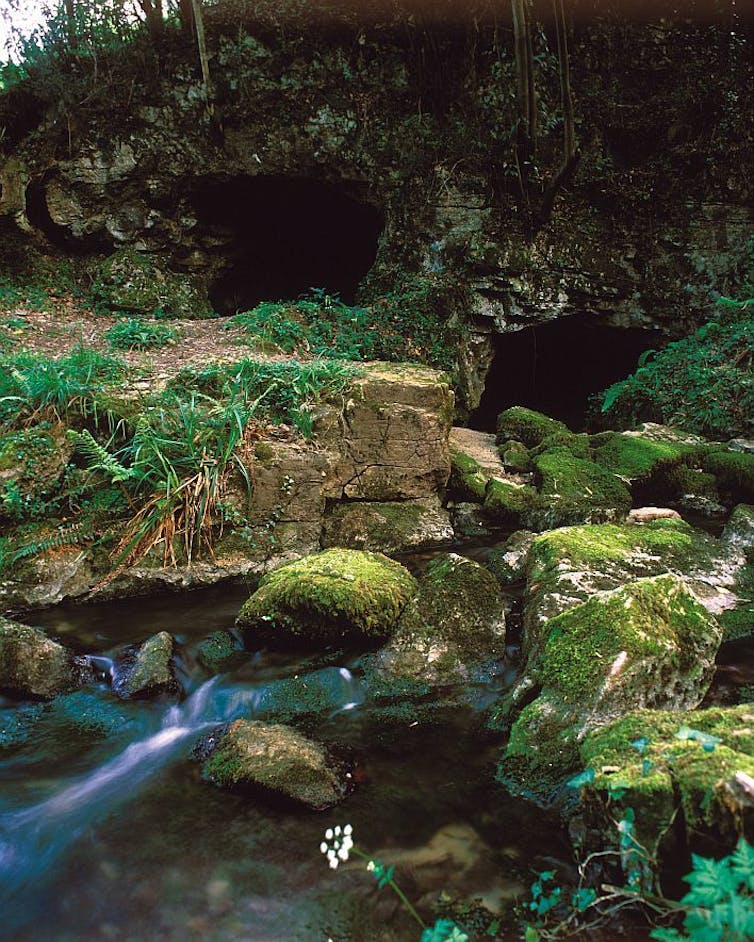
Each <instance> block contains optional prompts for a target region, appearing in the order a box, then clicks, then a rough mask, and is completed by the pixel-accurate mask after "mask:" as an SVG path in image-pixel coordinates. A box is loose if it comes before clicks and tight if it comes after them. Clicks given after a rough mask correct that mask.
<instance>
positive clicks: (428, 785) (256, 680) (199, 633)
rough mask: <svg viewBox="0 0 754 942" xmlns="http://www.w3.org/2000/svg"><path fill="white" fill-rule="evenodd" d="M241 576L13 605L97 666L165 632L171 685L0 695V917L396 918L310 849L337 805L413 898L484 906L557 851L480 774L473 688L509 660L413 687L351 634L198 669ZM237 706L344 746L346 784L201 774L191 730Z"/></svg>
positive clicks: (299, 933)
mask: <svg viewBox="0 0 754 942" xmlns="http://www.w3.org/2000/svg"><path fill="white" fill-rule="evenodd" d="M419 563H420V561H419ZM247 595H248V589H246V588H244V587H242V586H236V587H224V588H222V589H212V590H205V591H201V592H195V593H192V594H186V595H181V596H164V597H161V598H157V599H150V600H130V601H123V602H116V603H112V602H111V603H107V604H101V605H87V606H74V605H69V606H60V607H58V608H55V609H50V610H48V611H45V612H43V613H39V614H38V615H35V616H34V619H33V620H34V622H35V623H36V624H39V625H40V626H41V627H43V628H45V629H46V630H47V631H48V632H49V633H50V634H51V635H53V636H57V637H59V638H61V639H62V640H64V641H65V642H66V643H67V644H68V645H70V646H71V647H72V648H74V649H75V650H79V651H82V652H87V653H88V654H89V655H90V656H91V658H92V661H93V663H95V664H96V665H97V666H98V667H99V668H100V669H101V670H102V671H103V672H104V673H106V672H107V670H108V666H109V664H110V663H111V657H112V655H113V653H114V652H115V651H116V650H118V649H119V648H121V647H122V646H123V645H124V644H129V643H135V642H138V641H141V640H143V639H144V638H146V637H148V636H149V635H151V634H154V633H155V632H157V631H161V630H168V631H170V632H171V633H172V634H173V635H174V636H175V637H176V639H177V641H178V643H179V651H180V664H179V671H180V675H181V680H182V683H183V685H184V689H185V690H186V696H185V698H184V699H183V701H182V702H181V703H180V704H174V703H167V702H147V701H141V702H121V701H119V700H117V699H116V698H115V696H114V694H113V693H112V691H111V690H110V688H109V685H108V684H107V683H106V681H105V679H104V678H103V680H102V682H101V683H99V684H95V685H92V686H90V687H88V688H86V689H85V690H83V691H79V692H77V693H75V694H72V695H69V696H68V697H63V698H59V699H58V700H56V701H54V702H53V703H51V704H30V703H26V704H18V703H12V702H11V701H7V700H4V701H0V731H1V732H2V736H3V737H4V738H3V739H2V740H0V746H3V745H4V746H6V748H3V749H0V756H2V757H3V762H2V763H1V764H0V884H1V888H0V910H1V911H2V914H3V920H2V928H0V936H1V937H2V938H8V939H13V940H18V942H31V940H34V942H43V940H55V942H68V940H71V942H72V940H81V939H112V940H134V942H136V940H140V942H143V940H149V939H156V938H160V939H176V940H177V939H209V940H218V942H221V940H222V942H226V940H227V942H230V940H253V942H262V940H269V942H272V940H276V942H284V940H286V942H296V940H302V942H303V940H327V939H332V940H333V942H345V940H348V942H359V940H361V939H363V940H378V939H379V940H382V939H384V940H404V939H405V940H414V939H417V938H418V932H417V926H416V925H415V924H412V923H411V921H410V920H409V919H408V917H407V916H406V915H405V913H404V912H403V911H402V910H401V909H400V907H398V906H397V905H396V902H395V898H394V897H393V896H392V894H390V893H389V891H387V890H383V891H379V890H378V888H377V887H376V884H375V881H374V879H373V878H372V876H371V875H370V874H368V873H367V872H366V870H365V867H364V864H363V862H359V861H349V863H348V864H346V865H344V866H343V867H342V868H341V869H339V870H338V871H337V872H333V871H332V870H330V869H329V868H328V867H327V866H326V861H325V860H324V858H323V857H322V856H321V854H320V852H319V844H320V842H321V840H322V836H323V832H324V830H325V828H327V827H329V826H334V825H336V824H339V823H340V824H345V823H346V822H348V823H351V824H352V825H353V828H354V835H355V839H356V843H357V846H358V847H360V848H361V849H362V850H364V851H365V852H366V853H369V854H375V855H378V856H379V857H380V858H381V859H383V860H384V861H385V862H386V863H391V862H398V864H399V869H398V873H399V874H400V875H401V883H402V884H403V885H404V888H405V890H406V892H407V893H408V895H409V896H410V897H411V898H412V900H414V901H417V902H419V903H421V902H422V901H424V902H428V901H429V900H431V899H433V898H436V896H437V895H438V893H439V892H441V891H442V890H446V891H448V892H449V893H451V894H454V895H457V896H458V897H466V898H470V897H475V896H478V897H482V898H483V899H484V900H485V901H486V902H487V903H488V904H489V905H491V906H492V907H493V908H496V909H500V908H502V907H504V906H505V905H506V901H509V900H510V899H511V898H512V897H514V896H516V895H520V894H521V893H522V892H524V891H525V889H526V887H527V886H528V884H529V883H530V882H531V873H532V872H536V871H537V870H538V869H543V868H545V867H546V866H550V865H551V864H552V861H553V860H555V861H556V862H558V861H562V862H564V863H565V862H566V861H568V859H569V857H570V854H569V852H568V849H567V843H566V841H565V839H564V836H563V835H562V833H561V832H560V830H559V828H558V826H557V825H556V824H554V823H553V821H552V820H550V819H548V818H547V817H546V816H545V815H543V814H542V812H541V811H538V810H537V809H534V808H532V807H530V806H528V805H527V804H525V803H523V802H519V801H515V800H513V799H511V798H510V797H508V796H506V795H505V793H504V792H503V790H502V789H501V788H500V787H499V786H496V785H495V783H494V779H493V774H494V767H495V757H496V754H497V750H498V748H499V744H498V743H497V742H496V740H495V738H494V737H493V738H491V737H490V736H489V734H487V733H485V731H484V709H485V707H486V706H487V705H489V703H490V702H491V700H492V699H494V697H496V696H498V695H499V693H500V690H501V689H503V688H504V687H505V686H506V685H508V684H510V683H511V682H512V680H513V678H514V676H515V670H514V669H513V667H510V666H505V665H503V666H502V667H501V670H500V671H499V672H497V673H495V674H494V676H491V677H489V678H486V679H484V680H480V682H479V683H478V684H475V685H470V686H469V687H468V688H465V689H464V690H463V691H462V693H461V695H460V699H458V698H456V699H454V700H453V701H447V702H445V703H442V702H439V703H438V702H430V701H428V702H427V703H426V704H421V703H418V704H416V703H408V702H406V703H400V702H392V703H381V702H380V701H378V700H375V699H373V698H372V699H370V694H369V691H368V690H366V689H365V685H364V683H363V680H362V675H361V673H360V654H361V652H358V651H325V652H318V653H317V654H314V655H312V656H307V655H306V654H302V653H300V652H299V653H297V654H296V655H293V654H280V653H272V652H266V651H261V652H257V653H256V654H252V655H250V656H249V658H248V660H247V661H246V662H245V663H244V664H243V666H241V667H240V668H238V669H237V670H235V671H233V672H230V673H227V674H223V675H220V676H215V677H208V675H207V673H206V672H205V671H203V670H202V668H201V667H200V666H199V665H198V664H197V662H196V656H195V654H196V646H197V644H198V642H199V641H200V640H201V639H202V638H204V637H205V636H206V635H207V634H208V633H209V632H211V631H213V630H218V629H228V628H232V626H233V621H234V618H235V615H236V613H237V611H238V609H239V607H240V605H241V603H242V602H243V601H244V600H245V598H246V597H247ZM323 704H324V707H325V708H324V709H323ZM239 717H260V718H264V719H266V720H267V719H269V720H278V721H281V722H291V721H292V722H293V723H294V724H295V725H297V726H298V727H299V728H301V729H302V730H303V731H304V732H306V733H309V734H313V735H314V736H316V737H317V738H319V739H321V740H323V741H325V742H327V743H328V744H330V745H331V746H333V747H335V748H336V749H338V750H342V751H345V752H347V753H348V755H349V756H350V757H351V759H352V761H354V763H355V765H354V779H355V781H356V787H355V788H354V791H353V792H352V793H351V794H350V796H349V797H348V798H347V799H346V800H345V802H344V803H343V804H342V805H340V806H339V807H337V808H335V809H333V810H332V811H330V812H326V813H322V814H314V813H307V812H297V811H292V810H291V809H290V808H288V809H283V808H276V807H274V806H272V805H270V804H266V803H263V802H261V801H259V800H258V799H252V798H251V797H249V796H247V795H242V794H237V793H233V792H228V791H222V790H220V789H218V788H215V787H214V786H212V785H211V784H209V783H207V782H205V781H203V780H202V779H201V777H200V774H199V768H200V767H199V764H198V763H197V762H195V761H192V759H191V752H192V749H193V747H194V745H195V744H196V742H197V740H198V739H199V738H200V737H201V736H202V734H204V733H206V732H208V731H209V730H211V729H212V728H213V727H215V726H217V725H218V724H220V723H225V722H229V721H231V720H233V719H237V718H239ZM425 912H426V913H427V916H428V917H429V916H430V915H431V914H430V913H429V910H428V909H425Z"/></svg>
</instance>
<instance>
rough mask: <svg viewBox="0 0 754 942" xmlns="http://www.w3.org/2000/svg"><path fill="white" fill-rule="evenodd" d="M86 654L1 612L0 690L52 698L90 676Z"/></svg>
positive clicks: (28, 696) (33, 697)
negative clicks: (79, 654)
mask: <svg viewBox="0 0 754 942" xmlns="http://www.w3.org/2000/svg"><path fill="white" fill-rule="evenodd" d="M92 676H93V675H92V671H91V670H90V668H89V667H88V665H87V663H86V661H85V660H84V659H83V658H77V657H74V656H73V655H72V654H71V653H70V652H69V651H67V650H66V649H65V648H64V647H63V645H62V644H58V642H57V641H53V640H52V639H51V638H48V637H47V635H46V634H45V633H44V632H43V631H40V630H39V629H38V628H32V627H30V626H29V625H22V624H20V623H19V622H15V621H11V620H10V619H8V618H3V617H2V616H0V691H2V692H3V693H7V694H10V695H11V696H14V697H27V698H32V699H38V700H50V699H52V698H53V697H55V696H57V695H58V694H60V693H67V692H69V691H71V690H74V689H75V688H76V687H79V686H81V684H82V683H84V682H85V681H87V680H89V679H91V677H92Z"/></svg>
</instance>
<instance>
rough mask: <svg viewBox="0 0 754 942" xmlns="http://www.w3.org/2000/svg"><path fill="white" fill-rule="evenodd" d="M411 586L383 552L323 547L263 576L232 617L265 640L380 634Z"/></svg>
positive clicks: (386, 630)
mask: <svg viewBox="0 0 754 942" xmlns="http://www.w3.org/2000/svg"><path fill="white" fill-rule="evenodd" d="M415 592H416V580H415V579H414V577H413V576H412V575H411V574H410V573H409V571H408V570H407V569H406V568H405V567H404V566H401V565H400V563H397V562H395V561H393V560H392V559H388V557H387V556H383V555H381V554H380V553H368V552H362V551H359V550H348V549H329V550H325V551H324V552H322V553H315V554H314V555H312V556H308V557H306V558H305V559H301V560H298V561H296V562H294V563H290V564H288V565H287V566H281V567H280V568H279V569H275V570H273V571H272V572H270V573H268V574H267V575H266V576H264V578H263V579H262V580H261V582H260V583H259V588H258V589H257V591H256V592H255V593H254V594H253V595H252V596H251V598H250V599H249V600H248V601H247V602H246V603H245V604H244V606H243V607H242V609H241V611H240V613H239V615H238V619H237V622H236V623H237V624H238V625H239V626H240V627H242V628H250V629H254V631H255V632H256V633H257V634H259V635H260V636H262V637H265V638H269V639H270V640H274V639H275V638H276V637H280V636H286V635H287V636H289V637H290V636H294V637H298V638H302V639H307V640H328V641H337V640H341V639H343V638H344V637H348V636H353V635H359V636H363V637H369V638H384V637H386V636H387V635H389V634H390V632H391V631H392V629H393V628H394V626H395V624H396V622H397V621H398V617H399V616H400V614H401V612H402V611H403V608H404V607H405V605H406V603H407V602H408V601H409V599H410V598H411V597H412V596H413V595H414V593H415Z"/></svg>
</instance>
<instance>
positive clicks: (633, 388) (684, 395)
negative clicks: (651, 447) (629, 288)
mask: <svg viewBox="0 0 754 942" xmlns="http://www.w3.org/2000/svg"><path fill="white" fill-rule="evenodd" d="M753 311H754V299H750V300H747V301H730V300H723V301H721V302H719V311H718V314H717V316H716V317H715V318H714V319H713V320H711V321H709V322H708V323H706V324H704V325H703V326H702V327H700V328H699V329H698V330H697V331H696V332H695V333H693V334H692V335H691V336H690V337H686V338H684V339H683V340H679V341H676V342H675V343H671V344H668V346H667V347H665V349H663V350H661V351H659V352H654V351H650V352H649V353H647V354H643V355H642V358H641V359H640V360H639V366H638V369H637V370H636V372H635V373H632V374H631V376H629V377H628V378H627V379H624V380H622V381H621V382H619V383H615V384H614V385H612V386H610V388H609V389H607V390H605V392H604V393H602V394H601V400H602V401H601V411H602V413H603V414H604V415H605V416H606V417H607V418H608V419H609V421H610V422H611V423H613V424H615V425H618V426H620V427H623V428H627V427H631V426H634V425H636V424H638V423H639V422H646V421H654V422H663V423H667V424H673V425H679V426H682V427H683V428H684V429H686V430H688V431H692V432H699V433H701V434H704V435H709V436H712V437H714V438H730V437H733V436H736V435H744V436H750V435H752V434H754V372H753V371H752V366H753V365H754V321H752V312H753Z"/></svg>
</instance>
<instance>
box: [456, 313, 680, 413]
mask: <svg viewBox="0 0 754 942" xmlns="http://www.w3.org/2000/svg"><path fill="white" fill-rule="evenodd" d="M661 339H662V338H661V334H660V332H659V331H656V330H648V329H645V328H638V327H609V326H604V325H595V324H594V321H593V320H592V321H588V320H586V319H583V318H580V317H579V316H578V315H573V316H571V317H563V318H560V319H559V320H556V321H552V322H551V323H548V324H540V325H539V326H537V327H528V328H525V329H524V330H517V331H514V332H511V333H506V334H499V335H497V336H496V337H495V356H494V359H493V361H492V366H491V367H490V371H489V373H488V374H487V380H486V383H485V387H484V394H483V396H482V401H481V403H480V405H479V408H478V409H477V410H476V411H475V412H474V414H473V416H472V420H471V424H472V426H473V427H474V428H477V429H484V430H492V429H494V428H495V420H496V417H497V415H498V413H500V412H502V411H503V409H507V408H508V407H509V406H515V405H519V406H527V407H528V408H530V409H536V410H537V411H538V412H544V413H546V414H547V415H550V416H552V417H553V418H556V419H560V420H561V421H562V422H565V423H566V424H567V425H568V426H569V427H570V428H572V429H574V430H575V431H579V430H582V429H584V428H585V426H586V420H587V410H588V406H589V399H590V397H591V396H592V395H593V394H594V393H597V392H600V391H601V390H603V389H605V388H606V387H607V386H610V385H611V384H612V383H615V382H617V381H618V380H620V379H624V378H625V377H626V376H628V374H629V373H631V372H633V371H634V370H635V369H636V361H637V360H638V358H639V356H640V354H642V353H643V352H644V351H645V350H651V349H653V348H654V347H656V346H658V345H659V344H660V342H661Z"/></svg>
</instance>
